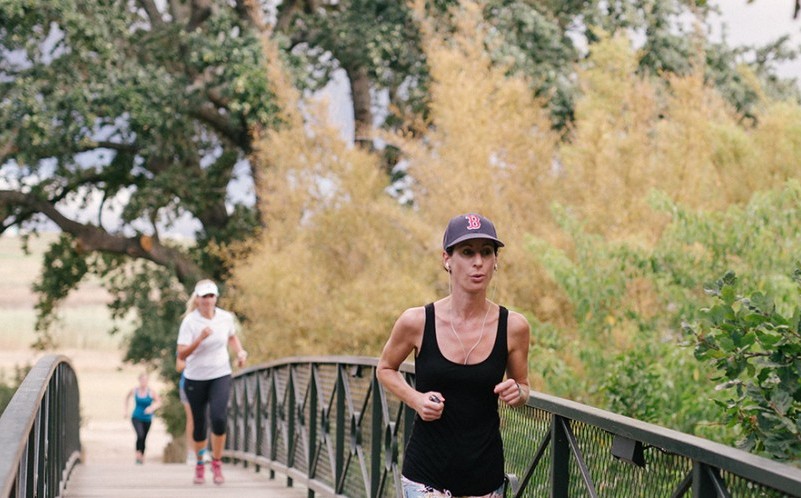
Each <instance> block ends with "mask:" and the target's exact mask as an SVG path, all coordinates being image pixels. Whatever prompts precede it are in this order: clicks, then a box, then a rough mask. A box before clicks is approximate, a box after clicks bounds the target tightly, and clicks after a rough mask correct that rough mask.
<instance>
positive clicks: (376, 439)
mask: <svg viewBox="0 0 801 498" xmlns="http://www.w3.org/2000/svg"><path fill="white" fill-rule="evenodd" d="M370 390H371V393H370V396H372V397H373V407H372V408H373V409H372V410H371V411H372V412H373V413H372V415H373V416H372V420H371V427H372V435H371V436H370V497H371V498H377V497H378V491H379V490H378V488H379V486H380V485H381V450H382V449H383V444H382V442H383V441H382V440H383V438H382V435H383V432H384V431H383V430H382V427H383V425H384V416H383V415H384V414H383V410H382V408H381V393H380V390H381V386H380V385H379V384H378V377H377V376H376V371H375V369H373V376H372V379H371V381H370Z"/></svg>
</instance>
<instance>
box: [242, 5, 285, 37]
mask: <svg viewBox="0 0 801 498" xmlns="http://www.w3.org/2000/svg"><path fill="white" fill-rule="evenodd" d="M283 3H284V4H285V3H287V2H286V1H284V2H283ZM290 3H295V2H294V0H293V1H291V2H290ZM236 12H237V14H239V18H240V19H244V20H245V21H247V22H248V24H250V25H251V26H252V27H253V28H254V29H256V31H258V32H259V33H265V32H266V31H267V25H266V24H265V22H264V16H263V15H262V12H261V6H260V5H259V2H258V1H257V0H236Z"/></svg>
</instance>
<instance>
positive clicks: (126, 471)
mask: <svg viewBox="0 0 801 498" xmlns="http://www.w3.org/2000/svg"><path fill="white" fill-rule="evenodd" d="M193 470H194V469H193V467H192V466H191V465H186V464H177V463H171V464H164V463H146V464H145V465H136V464H134V463H133V462H131V463H87V464H78V465H77V466H76V467H75V469H74V470H73V472H72V476H71V477H70V479H69V482H68V484H67V489H66V493H65V496H66V497H67V498H90V497H91V498H101V497H102V498H108V497H115V498H134V497H135V498H140V497H143V496H152V497H168V496H169V497H170V498H184V497H186V498H189V497H192V498H196V497H197V498H203V497H208V496H215V497H230V496H234V497H236V498H255V497H259V498H279V497H280V498H301V497H306V496H308V495H307V491H306V488H305V487H303V486H298V485H297V484H296V485H294V486H293V487H287V486H286V477H285V476H282V475H281V474H276V476H275V479H270V478H269V473H268V472H266V471H262V472H255V471H254V470H253V469H252V468H247V469H246V468H244V467H242V466H240V465H229V464H223V474H224V475H225V483H223V484H222V485H219V486H218V485H215V484H214V483H212V481H211V472H210V469H207V471H206V484H202V485H199V484H193V483H192V477H193Z"/></svg>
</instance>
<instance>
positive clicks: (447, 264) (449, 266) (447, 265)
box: [445, 263, 451, 272]
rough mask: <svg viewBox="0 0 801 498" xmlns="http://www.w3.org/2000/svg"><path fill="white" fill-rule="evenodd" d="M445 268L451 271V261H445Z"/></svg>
mask: <svg viewBox="0 0 801 498" xmlns="http://www.w3.org/2000/svg"><path fill="white" fill-rule="evenodd" d="M445 269H446V270H448V271H449V272H450V271H451V265H450V263H445Z"/></svg>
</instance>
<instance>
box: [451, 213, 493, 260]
mask: <svg viewBox="0 0 801 498" xmlns="http://www.w3.org/2000/svg"><path fill="white" fill-rule="evenodd" d="M469 239H489V240H491V241H493V242H495V245H496V246H497V247H503V242H501V241H500V240H499V239H498V235H497V234H496V233H495V225H493V224H492V222H491V221H490V220H488V219H487V218H485V217H483V216H481V215H480V214H476V213H467V214H460V215H459V216H455V217H453V218H451V221H449V222H448V228H446V229H445V235H444V236H443V237H442V248H443V249H445V250H446V251H448V250H450V249H451V248H452V247H453V246H455V245H456V244H458V243H459V242H463V241H465V240H469Z"/></svg>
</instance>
